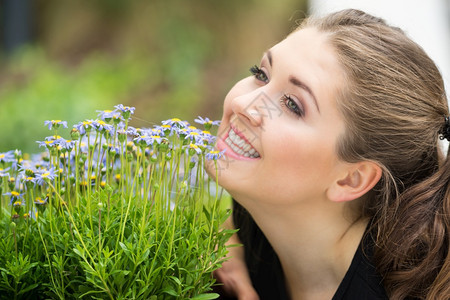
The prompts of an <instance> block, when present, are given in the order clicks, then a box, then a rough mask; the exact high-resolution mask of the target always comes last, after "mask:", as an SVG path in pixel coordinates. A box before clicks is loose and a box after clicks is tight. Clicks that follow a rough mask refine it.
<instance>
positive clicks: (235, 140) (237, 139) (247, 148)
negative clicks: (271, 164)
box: [225, 127, 260, 158]
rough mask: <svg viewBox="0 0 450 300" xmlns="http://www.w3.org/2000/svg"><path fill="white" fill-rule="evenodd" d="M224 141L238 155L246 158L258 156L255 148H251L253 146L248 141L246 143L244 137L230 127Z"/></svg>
mask: <svg viewBox="0 0 450 300" xmlns="http://www.w3.org/2000/svg"><path fill="white" fill-rule="evenodd" d="M225 143H226V144H227V145H228V146H229V147H230V148H231V149H233V151H234V152H236V153H237V154H239V155H242V156H244V157H248V158H259V157H260V156H259V153H258V151H256V150H255V148H253V146H252V145H250V143H248V142H247V141H246V139H245V138H244V137H241V136H239V135H238V133H236V132H235V131H234V129H233V128H232V127H231V129H230V131H229V132H228V136H227V138H226V139H225Z"/></svg>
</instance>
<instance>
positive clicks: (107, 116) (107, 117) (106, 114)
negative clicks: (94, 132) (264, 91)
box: [97, 110, 115, 122]
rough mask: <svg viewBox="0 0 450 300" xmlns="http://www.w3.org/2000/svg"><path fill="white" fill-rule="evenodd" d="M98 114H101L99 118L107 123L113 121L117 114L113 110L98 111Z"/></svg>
mask: <svg viewBox="0 0 450 300" xmlns="http://www.w3.org/2000/svg"><path fill="white" fill-rule="evenodd" d="M97 112H98V113H99V114H98V115H97V116H98V117H99V118H100V119H102V120H104V121H106V122H109V121H111V119H112V118H113V116H114V113H115V112H114V111H112V110H97Z"/></svg>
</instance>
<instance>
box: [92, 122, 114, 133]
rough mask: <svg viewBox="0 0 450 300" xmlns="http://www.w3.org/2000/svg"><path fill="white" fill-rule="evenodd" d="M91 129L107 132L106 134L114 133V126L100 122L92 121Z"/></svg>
mask: <svg viewBox="0 0 450 300" xmlns="http://www.w3.org/2000/svg"><path fill="white" fill-rule="evenodd" d="M92 127H93V128H95V129H97V130H98V131H103V130H105V131H108V132H112V131H114V126H112V125H109V124H106V123H105V122H104V121H102V120H95V121H92Z"/></svg>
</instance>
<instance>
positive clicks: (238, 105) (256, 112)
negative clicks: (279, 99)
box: [231, 90, 275, 127]
mask: <svg viewBox="0 0 450 300" xmlns="http://www.w3.org/2000/svg"><path fill="white" fill-rule="evenodd" d="M231 109H232V110H233V112H234V113H235V114H236V115H237V116H238V117H239V118H241V119H243V120H245V121H246V122H248V123H250V124H251V125H252V126H255V127H256V126H261V124H263V122H264V119H265V118H267V117H270V116H271V115H272V114H273V113H272V112H273V111H274V110H275V107H274V104H273V102H272V100H271V99H270V97H269V96H268V95H267V94H266V93H265V92H264V91H261V90H255V91H252V92H249V93H246V94H242V95H240V96H237V97H235V98H234V99H233V101H232V103H231Z"/></svg>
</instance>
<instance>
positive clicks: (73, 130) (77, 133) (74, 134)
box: [70, 128, 80, 140]
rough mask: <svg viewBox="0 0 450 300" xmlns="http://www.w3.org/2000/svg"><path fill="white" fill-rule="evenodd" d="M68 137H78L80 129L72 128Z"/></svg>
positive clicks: (74, 138)
mask: <svg viewBox="0 0 450 300" xmlns="http://www.w3.org/2000/svg"><path fill="white" fill-rule="evenodd" d="M70 137H71V138H72V140H78V139H79V138H80V131H79V130H78V129H76V128H73V129H72V130H71V131H70Z"/></svg>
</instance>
